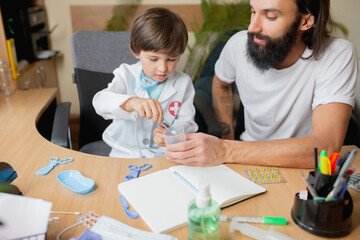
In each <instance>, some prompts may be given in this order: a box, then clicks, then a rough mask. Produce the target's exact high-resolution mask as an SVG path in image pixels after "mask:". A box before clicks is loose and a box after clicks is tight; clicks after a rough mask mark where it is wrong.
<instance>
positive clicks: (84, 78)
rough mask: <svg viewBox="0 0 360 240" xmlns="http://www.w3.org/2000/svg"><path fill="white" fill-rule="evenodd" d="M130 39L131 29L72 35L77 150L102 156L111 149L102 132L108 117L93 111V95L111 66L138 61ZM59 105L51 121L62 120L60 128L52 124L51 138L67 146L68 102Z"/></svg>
mask: <svg viewBox="0 0 360 240" xmlns="http://www.w3.org/2000/svg"><path fill="white" fill-rule="evenodd" d="M129 43H130V32H107V31H78V32H76V33H74V34H73V36H72V38H71V47H72V55H73V64H74V74H73V82H74V83H76V85H77V90H78V95H79V102H80V129H79V151H80V152H85V153H89V154H94V155H101V156H108V155H109V153H110V150H111V149H110V147H109V146H108V145H107V144H106V143H105V142H104V141H103V140H102V133H103V132H104V130H105V128H106V127H107V126H108V125H109V124H110V123H111V120H104V119H103V118H102V117H101V116H99V115H98V114H97V113H96V112H95V110H94V107H93V106H92V99H93V97H94V95H95V94H96V93H97V92H98V91H100V90H102V89H104V88H106V87H107V85H108V83H110V82H111V80H112V79H113V77H114V75H113V71H114V69H115V68H117V67H118V66H119V65H120V64H121V63H129V64H133V63H135V62H137V60H136V58H135V57H134V56H133V55H132V54H131V52H130V50H129ZM61 105H66V106H65V107H64V106H61ZM58 109H59V106H58V108H57V110H58ZM60 109H64V110H63V111H62V110H59V113H58V114H56V116H55V120H54V122H57V121H58V122H61V123H62V126H60V125H57V126H54V128H55V129H61V130H58V131H57V130H55V129H54V128H53V136H52V137H51V141H52V142H53V143H55V144H58V145H60V146H63V147H67V148H70V147H71V140H69V138H70V136H69V131H68V120H67V121H66V119H65V120H64V119H63V118H64V117H65V118H66V116H69V110H70V106H69V103H61V104H60ZM57 118H61V119H62V120H57Z"/></svg>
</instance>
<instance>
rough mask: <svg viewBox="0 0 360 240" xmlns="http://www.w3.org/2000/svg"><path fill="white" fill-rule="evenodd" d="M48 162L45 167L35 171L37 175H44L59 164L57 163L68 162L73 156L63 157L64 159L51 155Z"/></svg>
mask: <svg viewBox="0 0 360 240" xmlns="http://www.w3.org/2000/svg"><path fill="white" fill-rule="evenodd" d="M49 161H50V164H49V165H47V166H46V167H43V168H42V169H40V170H39V171H37V172H36V174H37V175H46V174H48V173H49V172H50V171H51V170H52V169H53V168H54V167H55V166H57V165H59V164H65V163H69V162H72V161H74V159H73V158H71V157H68V158H64V159H60V160H59V158H57V157H52V158H50V159H49Z"/></svg>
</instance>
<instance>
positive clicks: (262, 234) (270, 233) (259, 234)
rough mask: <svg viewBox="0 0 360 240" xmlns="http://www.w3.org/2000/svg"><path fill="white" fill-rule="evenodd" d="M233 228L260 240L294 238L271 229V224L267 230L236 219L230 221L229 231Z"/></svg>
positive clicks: (291, 239) (288, 239) (290, 239)
mask: <svg viewBox="0 0 360 240" xmlns="http://www.w3.org/2000/svg"><path fill="white" fill-rule="evenodd" d="M234 230H238V231H239V232H241V233H242V234H244V235H246V236H248V237H251V238H254V239H261V240H295V238H292V237H289V236H287V235H285V234H283V233H280V232H277V231H274V230H273V226H271V227H270V228H269V229H268V230H265V229H262V228H259V227H255V226H253V225H250V224H247V223H238V222H236V221H234V220H233V221H231V224H230V232H234Z"/></svg>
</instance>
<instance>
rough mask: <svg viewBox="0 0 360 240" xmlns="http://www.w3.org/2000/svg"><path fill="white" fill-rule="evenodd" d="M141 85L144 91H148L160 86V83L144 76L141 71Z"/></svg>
mask: <svg viewBox="0 0 360 240" xmlns="http://www.w3.org/2000/svg"><path fill="white" fill-rule="evenodd" d="M139 84H140V88H141V89H142V90H148V89H150V88H153V87H155V86H156V85H158V82H157V81H155V80H152V79H151V78H149V77H147V76H145V75H144V73H143V70H141V71H140V75H139Z"/></svg>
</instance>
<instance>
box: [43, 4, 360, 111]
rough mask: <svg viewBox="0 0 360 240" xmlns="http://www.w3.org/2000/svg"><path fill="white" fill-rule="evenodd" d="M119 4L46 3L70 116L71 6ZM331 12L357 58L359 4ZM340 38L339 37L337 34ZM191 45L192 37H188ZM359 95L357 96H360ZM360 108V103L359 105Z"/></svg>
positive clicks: (337, 7) (76, 105) (75, 106)
mask: <svg viewBox="0 0 360 240" xmlns="http://www.w3.org/2000/svg"><path fill="white" fill-rule="evenodd" d="M142 2H143V3H144V4H164V5H169V4H199V3H200V2H201V1H200V0H171V1H169V0H143V1H142ZM119 3H122V1H119V0H60V1H57V0H45V7H46V11H47V16H48V23H49V29H51V28H52V27H53V26H55V25H56V24H57V25H58V27H57V28H56V30H55V31H54V32H53V33H52V34H51V38H50V41H51V44H52V49H54V50H59V51H60V52H61V55H60V56H59V57H57V61H56V62H57V75H58V81H59V90H60V98H61V101H70V102H72V107H71V112H72V113H74V114H76V113H79V101H78V97H77V90H76V85H75V84H74V83H73V82H72V73H73V64H72V56H71V49H70V37H71V35H72V24H71V15H70V6H71V5H116V4H119ZM331 4H332V12H333V18H334V20H336V21H338V22H341V23H343V24H344V25H345V26H346V27H347V28H348V29H349V36H348V39H349V40H350V41H351V42H353V43H354V44H355V46H356V48H357V50H358V55H359V56H360V28H359V27H358V25H359V23H360V16H359V14H358V11H359V10H360V1H359V0H332V1H331ZM337 35H338V36H341V34H337ZM189 37H190V42H192V41H193V36H192V35H191V34H189ZM185 60H186V52H185V54H184V56H183V57H182V59H181V62H180V63H179V66H178V69H180V70H181V69H182V67H183V66H184V62H185ZM359 95H360V94H359ZM359 105H360V103H359Z"/></svg>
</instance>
